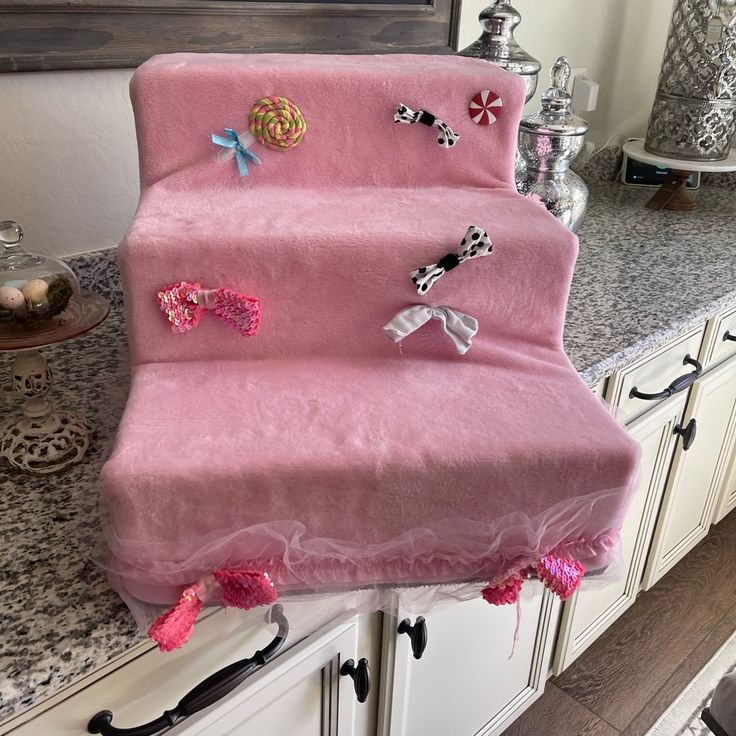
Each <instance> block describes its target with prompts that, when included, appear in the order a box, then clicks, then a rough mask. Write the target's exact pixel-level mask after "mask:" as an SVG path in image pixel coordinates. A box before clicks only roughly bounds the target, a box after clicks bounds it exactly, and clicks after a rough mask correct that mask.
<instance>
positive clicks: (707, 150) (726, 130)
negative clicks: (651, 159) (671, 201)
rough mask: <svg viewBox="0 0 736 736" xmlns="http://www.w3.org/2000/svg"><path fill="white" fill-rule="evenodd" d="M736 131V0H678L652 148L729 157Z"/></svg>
mask: <svg viewBox="0 0 736 736" xmlns="http://www.w3.org/2000/svg"><path fill="white" fill-rule="evenodd" d="M734 132H736V0H677V2H675V6H674V11H673V13H672V22H671V24H670V31H669V37H668V39H667V46H666V48H665V53H664V59H663V60H662V70H661V72H660V75H659V83H658V87H657V94H656V97H655V100H654V106H653V107H652V113H651V115H650V118H649V129H648V131H647V137H646V142H645V148H646V150H647V151H649V152H651V153H654V154H658V155H660V156H667V157H669V158H678V159H685V160H692V161H720V160H723V159H725V158H726V157H727V156H728V153H729V149H730V147H731V141H732V139H733V135H734Z"/></svg>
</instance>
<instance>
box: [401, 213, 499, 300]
mask: <svg viewBox="0 0 736 736" xmlns="http://www.w3.org/2000/svg"><path fill="white" fill-rule="evenodd" d="M491 253H493V242H492V241H491V239H490V238H489V237H488V233H487V232H486V231H485V230H483V228H480V227H476V226H475V225H471V226H470V227H469V228H468V231H467V232H466V233H465V237H464V238H463V239H462V241H461V242H460V245H459V246H458V247H457V250H456V252H455V253H448V254H447V255H445V256H443V257H442V258H440V260H439V261H437V263H431V264H430V265H429V266H421V267H420V268H417V269H416V270H414V271H412V272H411V280H412V282H413V283H414V286H416V287H417V293H419V294H426V293H427V292H428V291H429V290H430V289H431V288H432V287H433V286H434V285H435V283H436V282H437V281H438V280H439V279H440V278H442V276H444V274H446V273H447V272H448V271H452V269H453V268H457V267H458V266H459V265H460V264H461V263H464V262H465V261H467V260H470V259H473V258H483V257H485V256H490V255H491Z"/></svg>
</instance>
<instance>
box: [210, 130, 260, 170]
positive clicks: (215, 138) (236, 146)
mask: <svg viewBox="0 0 736 736" xmlns="http://www.w3.org/2000/svg"><path fill="white" fill-rule="evenodd" d="M225 133H226V134H227V138H225V137H224V136H221V135H215V134H214V133H213V134H212V142H213V143H215V144H217V145H218V146H222V147H223V148H231V149H232V150H233V151H234V152H235V160H236V161H237V163H238V173H239V174H240V176H248V161H250V162H251V163H254V164H260V163H261V160H260V159H259V158H258V156H256V155H255V153H253V151H251V150H249V149H248V148H246V147H245V146H244V145H243V144H242V143H241V142H240V138H238V134H237V133H236V132H235V131H234V130H233V129H232V128H225Z"/></svg>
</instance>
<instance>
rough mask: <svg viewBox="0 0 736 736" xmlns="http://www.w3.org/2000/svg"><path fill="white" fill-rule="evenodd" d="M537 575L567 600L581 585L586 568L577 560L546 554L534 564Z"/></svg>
mask: <svg viewBox="0 0 736 736" xmlns="http://www.w3.org/2000/svg"><path fill="white" fill-rule="evenodd" d="M534 570H535V572H536V573H537V577H539V579H540V580H541V581H542V582H543V583H544V585H545V587H547V588H549V589H550V590H551V591H552V592H553V593H554V594H555V595H557V596H558V597H559V599H560V600H561V601H566V600H567V599H568V598H569V597H570V596H571V595H572V594H573V593H574V592H575V591H576V590H577V589H578V586H579V585H580V581H581V580H582V579H583V575H584V574H585V568H584V567H583V566H582V565H581V564H580V563H579V562H578V561H577V560H566V559H563V558H561V557H557V556H556V555H552V554H550V555H546V556H545V557H542V559H541V560H540V561H539V562H537V564H536V565H535V566H534Z"/></svg>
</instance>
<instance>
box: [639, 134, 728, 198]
mask: <svg viewBox="0 0 736 736" xmlns="http://www.w3.org/2000/svg"><path fill="white" fill-rule="evenodd" d="M624 151H625V152H626V154H627V155H628V156H629V157H630V158H633V159H634V160H635V161H641V162H642V163H645V164H654V165H655V166H664V167H666V168H668V169H669V170H670V177H669V179H668V180H667V181H665V182H664V184H662V186H661V187H660V188H659V189H658V190H657V191H656V192H655V194H654V196H653V197H652V198H651V199H650V200H649V201H648V202H647V204H646V206H647V207H648V208H649V209H650V210H679V211H688V210H694V209H696V208H697V206H698V202H697V200H695V199H693V198H692V197H691V196H690V194H689V192H688V191H687V187H686V183H687V180H688V179H689V178H690V174H692V173H693V171H710V172H719V171H720V172H726V171H736V152H734V151H732V152H731V154H730V155H729V156H728V158H726V159H725V161H684V160H678V159H674V158H669V157H665V156H660V155H658V154H656V153H650V152H649V151H647V150H645V148H644V141H630V142H629V143H627V144H626V145H625V146H624Z"/></svg>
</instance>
